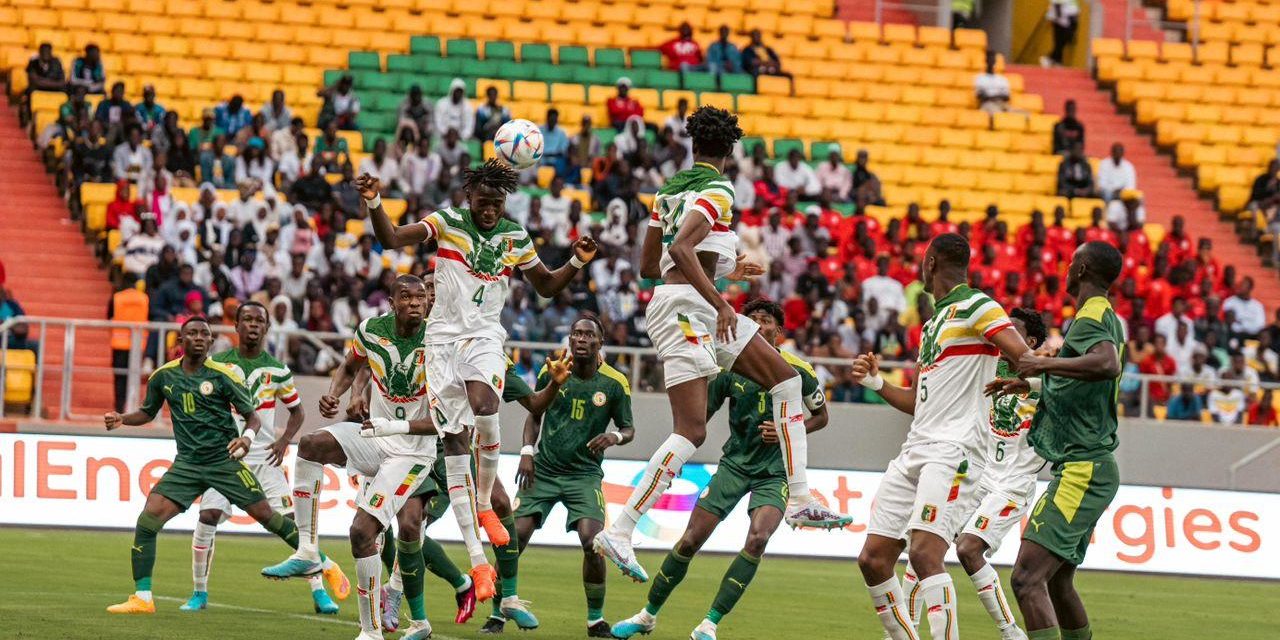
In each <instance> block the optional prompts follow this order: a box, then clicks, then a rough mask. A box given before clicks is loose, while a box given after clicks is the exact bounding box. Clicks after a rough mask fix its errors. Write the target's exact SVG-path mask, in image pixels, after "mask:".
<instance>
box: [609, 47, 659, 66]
mask: <svg viewBox="0 0 1280 640" xmlns="http://www.w3.org/2000/svg"><path fill="white" fill-rule="evenodd" d="M597 64H599V63H597ZM631 66H632V68H635V69H661V68H662V54H661V53H660V52H658V51H657V50H656V49H632V50H631Z"/></svg>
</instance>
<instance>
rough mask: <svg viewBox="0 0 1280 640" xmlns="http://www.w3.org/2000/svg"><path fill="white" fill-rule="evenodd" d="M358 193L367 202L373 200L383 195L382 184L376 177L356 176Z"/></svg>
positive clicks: (368, 175)
mask: <svg viewBox="0 0 1280 640" xmlns="http://www.w3.org/2000/svg"><path fill="white" fill-rule="evenodd" d="M355 185H356V191H359V192H360V197H361V198H364V199H365V200H372V199H374V198H375V197H377V196H378V195H380V194H381V193H382V183H381V182H380V181H379V180H378V177H377V176H375V175H370V174H368V173H362V174H360V175H358V176H356V180H355Z"/></svg>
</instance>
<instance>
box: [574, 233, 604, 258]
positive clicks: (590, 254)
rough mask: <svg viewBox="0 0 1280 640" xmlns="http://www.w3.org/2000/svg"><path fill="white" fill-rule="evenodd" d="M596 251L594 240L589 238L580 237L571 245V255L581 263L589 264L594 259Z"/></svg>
mask: <svg viewBox="0 0 1280 640" xmlns="http://www.w3.org/2000/svg"><path fill="white" fill-rule="evenodd" d="M597 250H599V247H597V246H596V241H595V238H592V237H591V236H582V237H581V238H578V240H577V241H576V242H574V243H573V255H574V256H576V257H577V258H578V259H579V260H581V261H582V262H591V259H592V258H594V257H596V251H597Z"/></svg>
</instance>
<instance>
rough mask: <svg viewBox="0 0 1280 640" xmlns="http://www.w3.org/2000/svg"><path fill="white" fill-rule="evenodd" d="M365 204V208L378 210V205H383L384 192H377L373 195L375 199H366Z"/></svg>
mask: <svg viewBox="0 0 1280 640" xmlns="http://www.w3.org/2000/svg"><path fill="white" fill-rule="evenodd" d="M364 206H365V208H366V209H368V210H370V211H374V210H376V209H377V208H378V207H381V206H382V194H381V193H376V194H374V196H373V199H372V200H365V201H364Z"/></svg>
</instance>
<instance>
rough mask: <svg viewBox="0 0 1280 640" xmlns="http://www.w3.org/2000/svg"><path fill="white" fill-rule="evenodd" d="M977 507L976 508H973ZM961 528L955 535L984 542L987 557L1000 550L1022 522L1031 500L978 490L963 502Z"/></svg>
mask: <svg viewBox="0 0 1280 640" xmlns="http://www.w3.org/2000/svg"><path fill="white" fill-rule="evenodd" d="M974 505H976V506H974ZM965 506H966V507H971V508H964V509H959V510H957V512H959V513H964V514H965V515H964V516H963V517H964V522H963V523H962V528H961V529H960V530H959V531H957V532H956V535H960V534H965V533H967V534H970V535H974V536H977V537H979V538H981V539H982V541H983V542H986V543H987V547H988V549H987V556H990V555H991V554H993V553H995V552H996V551H998V550H999V549H1000V543H1001V542H1003V541H1004V539H1005V538H1006V537H1008V535H1009V532H1010V531H1012V530H1013V528H1014V527H1016V526H1018V525H1019V524H1020V523H1021V522H1022V516H1024V515H1026V514H1027V511H1029V510H1030V509H1031V501H1030V500H1026V499H1023V500H1017V499H1014V498H1011V497H1009V496H1007V495H1005V494H1003V493H1000V492H997V491H988V490H986V489H981V488H980V489H978V490H977V491H975V492H973V493H972V494H971V495H970V496H969V498H968V499H967V500H966V501H965Z"/></svg>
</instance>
